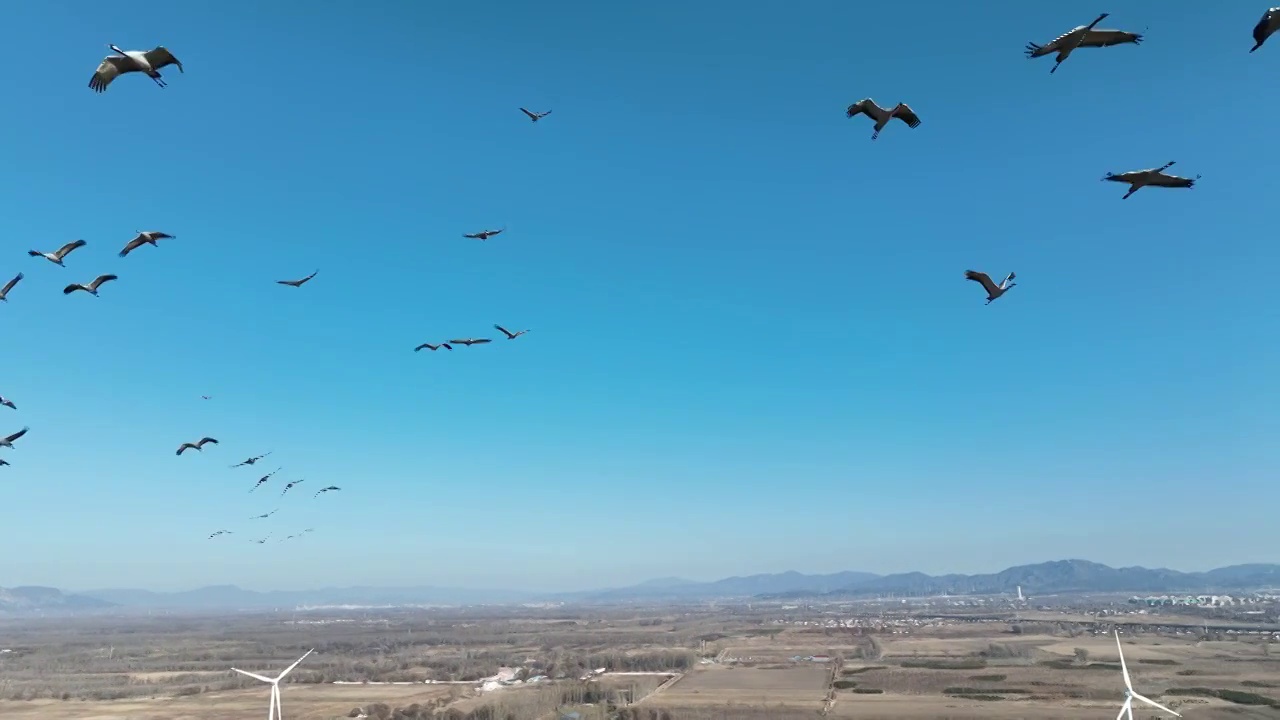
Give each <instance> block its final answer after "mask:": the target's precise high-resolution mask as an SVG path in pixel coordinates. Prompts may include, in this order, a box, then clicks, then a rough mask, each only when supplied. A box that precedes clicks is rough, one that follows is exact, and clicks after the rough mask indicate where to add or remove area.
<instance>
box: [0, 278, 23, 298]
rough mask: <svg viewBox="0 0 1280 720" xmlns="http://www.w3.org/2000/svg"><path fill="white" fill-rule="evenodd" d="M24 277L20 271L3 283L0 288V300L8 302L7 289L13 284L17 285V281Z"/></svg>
mask: <svg viewBox="0 0 1280 720" xmlns="http://www.w3.org/2000/svg"><path fill="white" fill-rule="evenodd" d="M24 277H26V276H25V275H23V274H22V273H18V274H17V275H14V276H13V279H12V280H10V281H9V282H7V283H5V284H4V287H2V288H0V302H9V291H10V290H12V289H13V286H14V285H17V284H18V282H19V281H21V280H22V278H24Z"/></svg>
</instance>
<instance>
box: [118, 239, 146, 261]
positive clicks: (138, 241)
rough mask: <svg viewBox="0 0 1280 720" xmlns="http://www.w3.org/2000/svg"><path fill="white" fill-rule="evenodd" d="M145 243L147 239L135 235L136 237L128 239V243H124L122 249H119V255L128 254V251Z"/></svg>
mask: <svg viewBox="0 0 1280 720" xmlns="http://www.w3.org/2000/svg"><path fill="white" fill-rule="evenodd" d="M146 244H147V240H146V238H144V237H143V236H141V235H139V236H138V237H136V238H134V239H132V240H130V241H129V242H128V244H126V245H125V246H124V249H122V250H121V251H120V257H124V256H126V255H128V254H129V253H131V252H133V251H134V250H137V249H138V248H140V247H142V246H143V245H146Z"/></svg>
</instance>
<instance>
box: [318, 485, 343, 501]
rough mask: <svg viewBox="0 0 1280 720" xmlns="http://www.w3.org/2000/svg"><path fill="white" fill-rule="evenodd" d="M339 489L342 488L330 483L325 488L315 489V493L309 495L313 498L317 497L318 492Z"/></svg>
mask: <svg viewBox="0 0 1280 720" xmlns="http://www.w3.org/2000/svg"><path fill="white" fill-rule="evenodd" d="M341 489H342V488H340V487H338V486H337V485H330V486H329V487H326V488H320V489H319V490H317V491H316V494H315V495H312V496H311V497H313V498H314V497H319V496H320V493H326V492H329V491H330V490H341Z"/></svg>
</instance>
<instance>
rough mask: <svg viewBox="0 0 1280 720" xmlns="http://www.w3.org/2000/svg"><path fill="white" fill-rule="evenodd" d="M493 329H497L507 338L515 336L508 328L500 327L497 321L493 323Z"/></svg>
mask: <svg viewBox="0 0 1280 720" xmlns="http://www.w3.org/2000/svg"><path fill="white" fill-rule="evenodd" d="M493 329H494V330H497V331H499V332H501V333H502V334H503V335H506V336H507V337H508V338H513V337H515V333H513V332H511V331H510V330H508V329H506V328H504V327H502V326H501V325H499V324H497V323H494V325H493Z"/></svg>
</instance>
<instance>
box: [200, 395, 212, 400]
mask: <svg viewBox="0 0 1280 720" xmlns="http://www.w3.org/2000/svg"><path fill="white" fill-rule="evenodd" d="M200 399H201V400H211V399H213V396H212V395H201V396H200Z"/></svg>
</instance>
